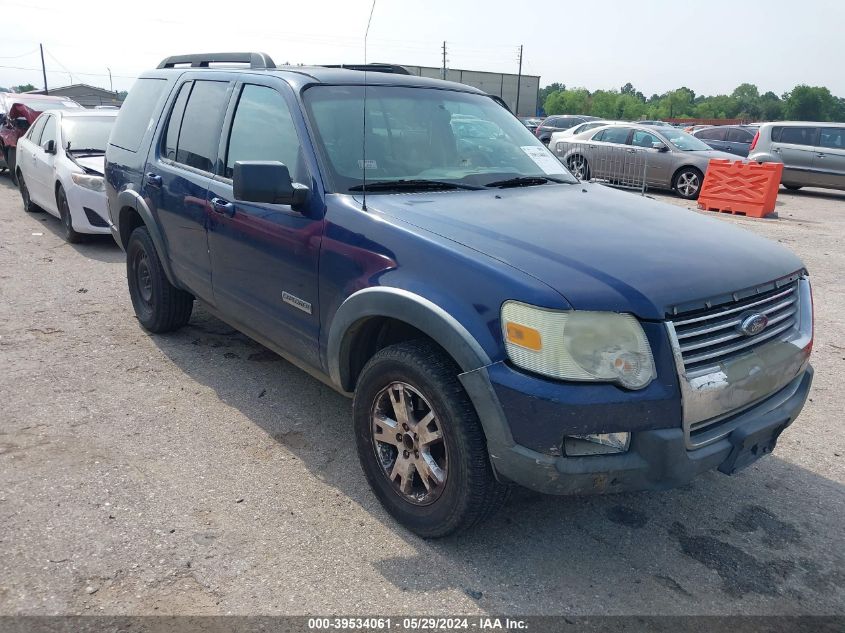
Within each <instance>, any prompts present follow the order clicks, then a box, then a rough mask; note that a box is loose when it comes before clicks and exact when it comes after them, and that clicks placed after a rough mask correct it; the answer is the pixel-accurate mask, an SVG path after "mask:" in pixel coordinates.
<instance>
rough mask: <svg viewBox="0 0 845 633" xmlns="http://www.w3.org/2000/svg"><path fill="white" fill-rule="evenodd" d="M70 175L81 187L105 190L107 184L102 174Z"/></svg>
mask: <svg viewBox="0 0 845 633" xmlns="http://www.w3.org/2000/svg"><path fill="white" fill-rule="evenodd" d="M70 177H71V178H72V179H73V182H75V183H76V184H77V185H79V186H80V187H84V188H85V189H90V190H91V191H105V190H106V184H105V180H103V177H102V176H93V175H91V174H71V175H70Z"/></svg>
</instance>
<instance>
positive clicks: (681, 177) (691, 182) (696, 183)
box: [672, 167, 704, 200]
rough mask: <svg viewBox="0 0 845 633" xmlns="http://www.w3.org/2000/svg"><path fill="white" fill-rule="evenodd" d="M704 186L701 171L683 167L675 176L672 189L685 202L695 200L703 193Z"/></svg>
mask: <svg viewBox="0 0 845 633" xmlns="http://www.w3.org/2000/svg"><path fill="white" fill-rule="evenodd" d="M702 184H704V174H702V173H701V170H699V169H696V168H695V167H682V168H681V169H679V170H678V173H677V174H675V178H674V180H673V181H672V189H674V190H675V193H677V194H678V195H679V196H680V197H681V198H683V199H684V200H695V199H697V198H698V194H700V193H701V185H702Z"/></svg>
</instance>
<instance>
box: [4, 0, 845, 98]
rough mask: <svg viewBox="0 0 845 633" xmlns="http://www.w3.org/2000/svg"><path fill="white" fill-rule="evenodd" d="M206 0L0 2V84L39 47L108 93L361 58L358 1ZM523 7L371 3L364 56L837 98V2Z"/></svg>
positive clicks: (65, 76) (843, 51) (362, 15)
mask: <svg viewBox="0 0 845 633" xmlns="http://www.w3.org/2000/svg"><path fill="white" fill-rule="evenodd" d="M215 4H216V3H214V2H209V1H207V0H206V1H204V2H198V1H194V0H188V1H186V0H182V1H180V2H173V1H172V0H171V1H169V2H165V1H163V0H145V2H143V3H139V4H137V5H132V4H130V3H128V2H125V1H124V2H119V3H117V2H114V0H85V2H83V3H73V2H67V1H66V0H31V2H27V3H24V4H21V3H20V2H8V1H7V0H3V1H0V10H2V15H3V16H4V17H3V32H4V36H3V38H2V41H0V85H4V86H5V85H10V84H19V83H33V84H36V85H40V84H41V72H40V60H39V57H38V52H37V49H38V43H39V42H43V43H44V46H45V48H46V50H47V55H46V62H47V67H48V69H49V71H50V72H49V74H48V82H49V83H50V84H51V85H64V84H67V83H70V82H71V77H72V79H73V82H74V83H80V82H83V83H90V84H94V85H100V86H104V87H108V85H109V78H108V71H107V68H111V71H112V75H113V83H114V87H115V89H126V88H128V87H129V86H130V85H131V83H132V80H133V77H134V76H137V75H138V74H139V73H141V72H143V71H144V70H145V69H147V68H150V67H154V66H155V65H156V64H157V63H158V62H159V61H160V60H161V58H163V57H166V56H168V55H171V54H176V53H185V52H207V51H211V50H221V49H222V50H261V51H265V52H267V53H269V54H270V55H271V56H272V57H273V58H274V59H275V60H276V61H277V62H278V63H282V62H292V63H299V62H303V63H338V62H360V61H362V59H363V36H364V30H365V27H366V21H367V16H368V15H369V10H370V0H336V1H325V0H310V1H309V2H304V3H303V2H289V1H282V2H280V1H279V0H274V1H269V0H250V1H249V2H244V3H243V4H242V5H240V6H242V7H243V8H242V9H237V8H232V7H233V5H232V4H231V3H226V4H225V5H224V4H220V5H219V6H220V8H219V9H217V8H215ZM532 4H535V3H516V2H513V0H507V1H506V0H483V1H482V0H474V1H472V2H470V1H467V0H451V1H445V0H428V1H426V2H419V1H416V0H377V3H376V7H375V13H374V15H373V22H372V26H371V29H370V37H369V51H368V57H369V60H370V61H389V62H396V63H404V64H420V65H437V66H439V65H440V61H441V58H440V46H441V44H442V41H443V40H446V41H447V51H448V60H449V61H448V65H449V66H450V67H453V68H465V69H477V70H492V71H499V72H516V69H517V61H516V58H517V49H518V47H519V45H520V44H523V45H524V46H525V49H524V51H525V53H524V64H523V71H524V72H525V73H527V74H534V75H541V77H542V80H541V83H542V85H546V84H548V83H551V82H553V81H560V82H563V83H565V84H566V85H567V86H572V87H574V86H584V87H587V88H590V89H592V90H595V89H599V88H604V89H607V88H618V87H620V86H621V85H622V84H624V83H625V82H628V81H630V82H632V83H633V84H634V86H635V87H636V88H637V89H638V90H640V91H642V92H643V93H645V94H646V95H651V94H652V93H661V92H665V91H666V90H669V89H672V88H676V87H679V86H681V85H685V86H687V87H689V88H691V89H692V90H694V91H695V92H696V93H698V94H718V93H725V92H730V91H731V90H732V89H733V88H734V87H736V86H737V85H738V84H740V83H743V82H750V83H755V84H757V85H758V87H759V88H760V90H761V92H764V91H766V90H773V91H774V92H775V93H777V94H781V93H782V92H784V91H786V90H789V89H790V88H792V87H793V86H794V85H796V84H798V83H806V84H810V85H826V86H828V87H829V88H830V89H831V91H832V92H833V93H834V94H836V95H839V96H845V73H843V72H842V71H841V68H842V64H843V61H845V38H843V37H842V26H843V25H845V2H842V1H841V0H837V1H822V0H805V1H804V2H795V0H791V1H789V2H787V1H786V0H768V1H762V0H745V1H743V0H734V1H733V2H729V1H727V0H707V1H705V2H701V1H699V2H686V1H680V0H676V1H674V2H670V1H669V0H640V1H639V2H630V1H628V2H625V1H610V0H606V1H604V2H592V3H585V2H581V1H579V2H554V3H536V6H538V7H539V8H531V6H532ZM234 6H238V5H234ZM118 7H119V9H118ZM133 7H134V8H133ZM224 7H225V8H224Z"/></svg>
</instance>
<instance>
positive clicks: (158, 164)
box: [106, 53, 813, 537]
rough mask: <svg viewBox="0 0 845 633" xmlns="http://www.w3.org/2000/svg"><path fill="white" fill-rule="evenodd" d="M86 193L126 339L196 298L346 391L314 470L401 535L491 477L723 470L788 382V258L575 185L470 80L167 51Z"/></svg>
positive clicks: (754, 440)
mask: <svg viewBox="0 0 845 633" xmlns="http://www.w3.org/2000/svg"><path fill="white" fill-rule="evenodd" d="M223 62H246V63H247V64H248V65H247V66H243V65H242V66H228V67H227V66H224V65H221V64H222V63H223ZM215 64H216V65H215ZM209 66H211V67H209ZM365 81H366V83H365ZM365 99H366V104H367V117H366V119H365V120H364V119H363V118H362V116H361V113H362V111H363V106H364V103H365ZM467 112H471V113H472V116H471V117H469V116H468V115H466V114H461V113H467ZM456 133H459V134H462V135H463V136H461V138H460V139H456ZM473 139H478V142H477V143H476V142H475V141H474V140H473ZM458 141H460V142H458ZM491 148H494V150H495V151H490V150H491ZM106 181H107V182H106V192H107V196H108V201H109V212H110V217H111V221H112V224H113V226H112V231H113V234H114V237H115V239H116V240H117V242H118V243H119V244H120V245H121V246H122V247H123V248H124V249H125V250H126V273H127V280H128V285H129V294H130V297H131V300H132V304H133V307H134V309H135V314H136V316H137V319H138V321H139V322H140V324H141V325H142V326H143V327H145V328H146V329H147V330H149V331H150V332H153V333H160V332H168V331H170V330H175V329H177V328H179V327H181V326H183V325H185V324H186V323H187V322H188V320H189V319H190V316H191V311H192V309H193V305H194V301H199V302H201V303H203V304H204V305H205V306H207V308H208V309H209V310H210V311H211V312H212V313H213V314H215V315H217V316H218V317H219V318H221V319H223V320H224V321H226V322H227V323H229V324H231V325H232V326H233V327H235V328H237V329H238V330H240V331H242V332H244V333H245V334H247V335H249V336H251V337H252V338H254V339H255V340H257V341H259V342H260V343H262V344H264V345H266V346H267V347H269V348H270V349H272V350H274V351H276V352H278V353H279V354H281V355H283V356H285V357H286V358H288V359H290V360H291V361H292V362H294V363H295V364H296V365H298V366H299V367H302V368H303V369H305V370H307V371H309V372H310V373H311V374H312V375H314V376H315V377H316V378H318V379H320V380H322V381H324V382H325V383H326V384H328V385H330V386H331V387H332V388H334V389H336V390H337V391H339V392H341V393H343V394H345V395H348V396H351V397H353V401H352V425H353V433H351V434H346V433H343V432H339V433H338V438H337V441H338V450H341V451H353V450H355V449H356V448H357V452H358V457H359V459H360V462H361V465H362V468H363V470H364V473H365V475H366V478H367V480H368V482H369V484H370V486H371V488H372V490H373V491H374V494H375V495H376V497H377V498H378V499H379V500H380V501H381V503H382V504H383V505H384V507H385V508H386V509H387V511H388V512H389V513H390V514H391V515H393V516H394V517H395V518H396V519H397V520H398V521H399V522H401V523H402V524H403V525H405V526H407V527H408V528H409V529H411V530H414V531H415V532H417V533H418V534H421V535H423V536H427V537H434V536H442V535H445V534H449V533H451V532H454V531H457V530H460V529H464V528H468V527H470V526H472V525H475V524H477V523H478V522H479V521H481V520H483V519H484V518H485V517H486V516H488V515H489V514H490V513H491V512H493V511H494V510H495V509H496V508H497V507H498V506H499V505H500V504H501V503H502V501H503V499H504V498H505V494H506V492H507V489H508V486H509V485H510V484H512V483H515V484H521V485H523V486H527V487H529V488H532V489H534V490H538V491H542V492H546V493H552V494H584V493H602V492H620V491H625V490H637V489H662V488H666V487H670V486H677V485H681V484H684V483H685V482H687V481H689V480H690V479H692V478H693V477H694V476H695V475H697V474H699V473H702V472H704V471H708V470H712V469H716V468H718V469H719V470H720V471H722V472H723V473H728V474H730V473H733V472H736V471H738V470H739V469H741V468H743V467H744V466H747V465H748V464H750V463H751V462H753V461H754V460H756V459H757V458H759V457H762V456H763V455H765V454H767V453H769V452H770V451H771V450H772V449H773V448H774V446H775V443H776V441H777V439H778V436H779V435H780V433H781V431H783V429H784V428H786V427H787V426H788V425H789V424H791V423H792V422H793V420H794V419H795V417H796V416H797V415H798V412H799V411H800V410H801V407H802V406H803V404H804V400H805V398H806V397H807V393H808V390H809V388H810V383H811V380H812V369H811V367H810V365H809V356H810V350H811V348H812V342H813V329H812V322H813V318H812V301H811V293H810V284H809V280H808V274H807V271H806V270H805V268H804V265H803V264H802V263H801V261H800V260H799V259H798V258H796V257H795V256H794V255H793V254H792V253H790V252H789V251H788V250H786V249H785V248H784V247H782V246H781V245H779V244H777V243H774V242H771V241H768V240H766V239H763V238H761V237H758V236H756V235H754V234H752V233H748V232H746V231H743V230H741V229H739V228H738V227H735V226H731V225H730V224H728V223H725V222H721V221H719V220H713V219H710V218H706V217H702V216H701V215H699V214H696V213H688V212H679V211H678V209H677V207H674V206H669V205H663V204H660V203H657V202H655V201H652V200H649V199H647V198H643V197H639V196H632V195H630V194H628V193H624V192H619V191H614V190H611V189H609V188H607V187H604V186H602V185H597V184H591V183H582V182H578V181H577V180H576V179H575V178H573V177H572V176H571V175H570V174H569V173H567V171H566V168H565V167H564V166H563V165H562V164H561V163H560V161H558V160H557V158H555V156H554V155H553V154H552V153H551V152H549V150H548V149H547V148H546V147H544V146H543V145H542V144H541V143H540V141H539V140H537V139H536V138H535V137H534V136H532V135H531V133H530V132H529V131H528V130H526V129H525V126H524V125H523V124H522V123H521V122H520V121H519V120H518V119H517V118H516V117H515V116H513V115H512V114H511V113H510V112H509V111H508V110H507V109H506V108H504V107H502V106H501V105H500V104H499V103H497V102H496V101H495V100H494V99H493V98H491V97H490V96H488V95H485V94H484V93H482V92H480V91H478V90H476V89H474V88H472V87H470V86H466V85H463V84H458V83H450V82H444V81H440V80H435V79H427V78H424V77H418V76H410V75H399V74H383V73H379V72H369V73H366V74H365V73H362V72H359V71H356V70H348V69H328V68H319V67H283V68H277V67H276V66H275V65H274V64H273V62H272V60H270V58H269V57H267V56H266V55H263V54H260V53H253V54H249V55H237V54H218V55H207V56H182V57H175V58H168V59H166V60H165V61H164V62H162V63H161V64H160V65H159V68H158V69H157V70H154V71H150V72H146V73H144V74H143V75H142V76H141V78H140V79H138V80H137V82H136V83H135V85H134V87H133V88H132V91H131V92H130V94H129V97H128V98H127V100H126V102H125V103H124V105H123V107H122V108H121V110H120V114H119V116H118V120H117V123H116V124H115V127H114V129H113V131H112V135H111V138H110V141H109V147H108V149H107V152H106ZM713 262H718V263H719V267H718V274H714V267H713ZM180 344H181V343H180V342H179V340H178V339H173V340H172V341H171V342H170V343H168V346H172V345H180ZM187 347H190V345H188V346H187ZM185 351H186V352H188V351H189V350H187V349H186V350H185ZM120 353H121V354H126V353H131V351H130V352H127V351H126V350H123V351H121V352H120ZM220 371H221V377H222V376H224V374H225V382H226V384H227V385H229V387H227V388H230V387H231V388H237V377H236V376H232V375H230V372H229V370H224V369H222V368H221V369H220ZM186 397H189V396H186ZM312 422H313V424H315V425H316V424H321V423H322V421H321V420H320V419H319V411H318V410H316V409H315V410H314V419H313V421H312ZM196 432H197V433H202V432H203V429H202V428H198V429H196ZM352 438H354V440H353V439H352ZM353 442H354V446H353ZM282 484H283V485H284V482H282ZM244 485H250V484H249V482H244ZM255 485H259V484H258V483H255ZM739 487H740V484H737V488H739ZM280 490H282V488H280ZM688 494H696V491H695V489H691V490H690V491H689V492H688Z"/></svg>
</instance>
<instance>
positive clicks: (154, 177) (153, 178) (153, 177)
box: [145, 172, 161, 187]
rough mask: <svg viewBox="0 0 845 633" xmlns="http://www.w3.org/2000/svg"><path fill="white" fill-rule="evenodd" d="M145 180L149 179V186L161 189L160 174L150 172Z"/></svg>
mask: <svg viewBox="0 0 845 633" xmlns="http://www.w3.org/2000/svg"><path fill="white" fill-rule="evenodd" d="M145 178H146V179H147V184H148V185H150V186H151V187H161V176H159V175H158V174H154V173H153V172H149V173H147V174H146V176H145Z"/></svg>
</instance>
